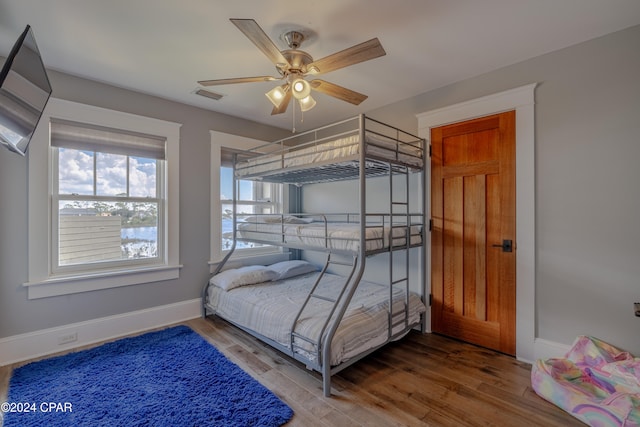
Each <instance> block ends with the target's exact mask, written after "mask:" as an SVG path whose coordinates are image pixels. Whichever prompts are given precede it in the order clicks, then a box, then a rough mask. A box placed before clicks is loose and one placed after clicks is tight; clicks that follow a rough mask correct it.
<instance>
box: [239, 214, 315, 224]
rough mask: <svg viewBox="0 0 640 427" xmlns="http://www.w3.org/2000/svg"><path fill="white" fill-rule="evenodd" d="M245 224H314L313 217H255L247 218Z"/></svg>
mask: <svg viewBox="0 0 640 427" xmlns="http://www.w3.org/2000/svg"><path fill="white" fill-rule="evenodd" d="M243 221H244V222H249V223H253V224H257V223H263V224H274V223H277V224H279V223H281V222H284V223H287V224H309V223H311V222H313V218H311V217H297V216H293V215H255V216H248V217H245V218H244V220H243Z"/></svg>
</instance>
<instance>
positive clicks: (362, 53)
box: [307, 38, 387, 74]
mask: <svg viewBox="0 0 640 427" xmlns="http://www.w3.org/2000/svg"><path fill="white" fill-rule="evenodd" d="M386 54H387V52H385V51H384V48H383V47H382V45H381V44H380V41H379V40H378V39H377V38H375V39H371V40H369V41H366V42H364V43H360V44H357V45H355V46H351V47H350V48H347V49H345V50H341V51H340V52H336V53H334V54H332V55H329V56H325V57H324V58H321V59H318V60H317V61H313V62H312V63H311V64H309V65H308V66H307V70H308V73H309V74H322V73H328V72H329V71H334V70H337V69H340V68H344V67H347V66H349V65H353V64H357V63H359V62H364V61H368V60H370V59H373V58H377V57H379V56H384V55H386Z"/></svg>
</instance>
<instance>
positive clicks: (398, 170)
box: [202, 114, 429, 397]
mask: <svg viewBox="0 0 640 427" xmlns="http://www.w3.org/2000/svg"><path fill="white" fill-rule="evenodd" d="M355 119H357V120H358V132H359V141H358V143H359V150H358V156H357V159H355V162H357V166H358V167H357V172H358V174H357V179H358V180H359V209H360V210H359V212H358V213H357V215H358V219H359V225H360V233H359V246H358V251H357V252H354V251H349V250H347V251H341V250H334V249H330V248H328V247H325V248H324V249H318V248H314V247H304V246H300V247H298V246H297V245H291V244H289V243H287V242H286V240H285V239H284V230H283V240H282V242H274V241H270V240H269V241H264V242H262V243H266V244H270V245H280V246H286V247H294V248H297V249H305V250H311V251H325V252H327V258H326V262H325V264H324V267H323V268H322V270H321V272H320V274H319V275H318V278H317V279H316V282H315V284H314V286H313V287H312V289H311V291H310V292H309V294H308V295H307V298H306V300H305V302H304V304H303V305H302V307H301V308H300V311H299V312H298V314H297V316H296V319H295V321H294V322H293V325H292V326H291V328H290V341H289V345H288V346H284V345H282V344H280V343H278V342H275V341H274V340H272V339H270V338H268V337H265V336H263V335H261V334H259V333H257V332H255V331H252V330H250V329H248V328H245V327H243V326H242V325H239V324H236V323H234V322H232V321H231V322H230V323H232V324H233V325H234V326H236V327H238V328H240V329H242V330H243V331H245V332H247V333H249V334H251V335H253V336H255V337H256V338H258V339H260V340H261V341H263V342H265V343H267V344H269V345H270V346H272V347H274V348H276V349H278V350H279V351H282V352H283V353H285V354H287V355H288V356H290V357H292V358H294V359H296V360H298V361H300V362H302V363H304V364H305V365H306V366H307V368H308V369H312V370H315V371H317V372H320V373H321V374H322V379H323V392H324V395H325V396H326V397H329V396H331V376H332V375H334V374H336V373H338V372H340V371H341V370H343V369H345V368H347V367H348V366H350V365H352V364H353V363H355V362H357V361H358V360H360V359H362V358H363V357H366V356H367V355H369V354H371V353H372V352H374V351H376V350H378V349H379V348H381V347H383V346H384V345H386V344H388V343H389V342H390V341H393V340H395V339H398V338H400V337H402V336H403V335H406V333H408V332H409V330H410V329H413V328H415V327H417V326H419V327H420V329H421V331H422V332H426V313H425V314H422V315H421V320H420V322H419V324H409V319H408V310H409V292H410V290H409V286H410V283H409V267H410V262H409V249H410V248H412V247H416V246H419V247H421V248H422V259H421V265H420V268H419V271H420V272H419V275H420V284H421V287H420V292H421V297H422V301H423V303H425V305H428V303H429V301H428V300H427V297H426V277H425V274H426V265H427V250H426V249H427V233H428V230H427V229H426V227H425V221H424V219H425V218H426V214H427V201H426V200H425V197H424V194H425V193H424V190H425V189H426V184H427V177H426V173H425V170H426V162H427V159H428V156H427V155H426V154H427V152H426V142H425V140H424V139H422V138H419V137H417V136H415V135H412V134H409V133H408V132H405V131H402V130H400V129H398V128H395V127H393V126H390V125H386V124H385V123H382V122H379V121H377V120H374V119H371V118H369V117H366V116H365V115H364V114H361V115H359V116H357V117H355V118H351V119H347V120H344V121H341V122H336V123H334V124H332V125H328V126H325V127H323V128H318V129H324V128H329V127H331V126H335V125H340V124H342V123H346V122H348V121H350V120H355ZM367 121H371V122H373V123H377V124H378V125H382V126H386V127H388V128H390V129H393V130H394V131H395V132H396V133H397V135H398V134H399V133H403V134H404V135H406V136H409V137H411V138H415V140H416V141H417V142H419V144H420V147H419V149H420V151H421V153H422V155H421V158H422V167H421V168H420V169H419V173H421V174H422V180H421V186H423V188H422V191H421V193H422V194H421V195H420V199H421V210H422V212H421V213H420V214H415V213H411V212H410V211H409V208H410V204H409V200H410V194H409V187H410V186H409V173H410V169H411V170H415V169H417V168H416V167H414V166H409V165H407V164H402V162H394V161H393V160H390V159H381V158H373V159H372V158H371V156H367V153H366V144H367V141H366V138H365V137H366V135H365V131H366V122H367ZM318 129H315V130H312V131H308V132H305V133H303V134H299V135H297V136H300V135H305V134H311V133H313V132H317V131H318ZM396 141H397V143H398V145H399V144H400V143H402V141H401V140H400V137H399V136H396ZM285 142H286V140H281V141H277V142H275V143H270V144H266V145H265V146H268V145H272V144H279V145H280V146H281V147H282V149H283V151H284V150H285V149H286V146H285ZM265 146H261V147H258V148H262V147H265ZM397 154H398V153H397V152H396V159H397V158H398V155H397ZM234 156H237V155H234ZM363 165H364V167H363ZM233 169H234V171H233V172H234V174H233V175H234V179H233V199H232V206H233V232H232V233H233V241H232V246H231V248H230V249H229V251H228V252H227V254H226V255H225V257H224V258H223V259H222V261H221V262H220V263H219V264H218V265H217V267H216V269H215V271H214V273H213V275H215V274H217V273H219V272H220V271H222V269H223V267H224V265H225V264H226V262H227V261H228V260H229V259H230V257H231V256H232V254H233V252H234V251H235V248H236V242H237V241H238V240H242V239H239V238H238V235H237V233H238V230H237V200H236V198H237V181H238V180H239V179H250V178H244V177H243V178H238V177H237V176H236V159H234V168H233ZM350 170H353V167H351V168H350ZM383 173H384V174H386V175H388V176H389V213H388V214H367V213H366V212H367V210H366V208H367V204H366V203H367V200H366V199H367V198H366V178H367V177H368V176H381V175H382V174H383ZM399 174H400V175H403V176H405V178H406V182H405V185H404V188H405V200H404V201H402V202H396V201H394V192H393V177H394V175H399ZM354 178H356V177H354V176H353V174H351V176H350V177H348V178H346V179H354ZM279 179H280V177H276V178H275V181H270V182H280V181H279ZM336 180H338V179H337V178H336V179H332V177H326V176H325V177H324V179H321V180H320V182H327V181H336ZM265 181H268V180H265ZM302 181H304V182H305V183H310V182H311V181H308V180H307V179H302ZM395 206H401V207H404V213H396V212H395V211H394V207H395ZM288 215H309V214H288ZM349 215H356V214H349ZM367 215H378V216H379V215H387V216H388V217H389V224H390V226H389V240H388V241H389V245H388V246H387V247H385V248H384V249H381V250H376V251H367V245H366V243H367V241H366V229H367ZM416 216H420V217H421V219H422V224H421V225H422V228H421V243H420V244H419V245H415V244H412V243H411V232H410V228H411V226H412V220H411V218H413V217H416ZM394 217H404V225H394ZM324 221H325V230H326V227H327V219H326V217H324ZM395 227H406V228H407V229H406V234H405V244H403V245H401V246H400V245H394V244H393V241H394V236H393V229H394V228H395ZM246 240H249V241H259V240H256V239H252V238H249V239H246ZM399 250H404V251H406V254H405V266H404V268H405V270H404V271H405V275H404V277H402V278H400V279H395V278H394V268H393V265H394V259H393V255H394V253H395V252H397V251H399ZM381 252H388V254H389V264H388V265H389V305H388V333H387V339H386V340H385V342H384V343H382V344H380V345H377V346H375V347H373V348H370V349H368V350H366V351H364V352H362V353H360V354H358V355H357V356H354V357H352V358H350V359H349V360H346V361H343V362H342V363H340V364H339V365H336V366H331V363H330V362H331V342H332V340H333V337H334V335H335V333H336V331H337V329H338V327H339V325H340V322H341V320H342V318H343V316H344V314H345V312H346V310H347V308H348V305H349V302H350V301H351V299H352V297H353V296H354V294H355V292H356V289H357V288H358V284H359V283H360V281H361V279H362V277H363V274H364V270H365V265H366V261H365V260H366V258H367V256H369V255H373V254H377V253H381ZM333 254H338V255H341V256H344V255H345V254H350V255H351V256H352V261H351V262H343V261H340V260H338V261H336V260H332V255H333ZM332 264H339V265H343V266H345V265H346V266H349V267H351V268H350V271H349V273H348V275H347V277H346V280H345V284H344V286H343V288H342V291H341V292H340V294H339V297H338V298H336V299H335V300H328V299H327V298H325V297H323V296H320V295H318V294H316V293H315V290H316V287H317V286H318V284H319V283H320V280H321V278H322V277H323V275H324V274H325V272H326V271H327V269H328V268H329V266H330V265H332ZM402 283H404V287H405V288H404V295H405V301H404V302H405V304H404V307H405V308H404V317H403V319H402V320H401V321H400V322H398V321H396V322H395V323H394V322H393V319H394V316H395V315H397V314H398V313H393V304H392V298H393V288H394V286H397V285H399V284H402ZM208 287H209V282H208V281H207V283H206V284H205V286H204V287H203V289H202V316H203V317H206V316H207V314H208V311H211V312H213V314H215V310H214V309H213V307H211V306H209V305H208V304H207V298H208V295H207V289H208ZM314 298H318V299H323V300H325V301H328V302H330V303H332V304H333V307H332V308H331V310H330V312H329V314H328V316H327V318H326V321H325V323H324V326H323V328H322V332H321V333H320V334H319V337H318V339H317V340H313V339H312V338H310V337H305V336H303V335H301V334H299V333H297V332H296V331H295V325H296V322H297V320H298V319H299V317H300V316H301V315H302V313H303V312H304V310H305V308H306V307H307V306H308V304H309V303H310V301H311V300H312V299H314ZM332 319H333V321H332ZM226 320H227V319H226ZM398 326H402V328H401V330H400V331H399V332H396V333H393V330H394V328H396V327H398ZM296 339H298V340H302V341H306V342H308V343H310V344H312V345H313V346H314V348H315V349H316V355H317V357H316V359H315V361H312V360H310V359H308V358H307V357H305V356H303V355H301V354H300V353H298V352H296V351H295V349H296V348H297V347H300V346H299V345H297V344H296V341H295V340H296Z"/></svg>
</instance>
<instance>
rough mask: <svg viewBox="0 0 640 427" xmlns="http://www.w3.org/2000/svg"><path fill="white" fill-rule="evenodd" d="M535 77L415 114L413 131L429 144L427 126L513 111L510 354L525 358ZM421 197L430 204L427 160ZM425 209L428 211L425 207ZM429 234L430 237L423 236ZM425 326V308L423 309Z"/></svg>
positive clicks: (528, 352)
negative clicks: (512, 320)
mask: <svg viewBox="0 0 640 427" xmlns="http://www.w3.org/2000/svg"><path fill="white" fill-rule="evenodd" d="M536 86H537V83H532V84H529V85H526V86H521V87H518V88H515V89H510V90H507V91H504V92H499V93H496V94H493V95H488V96H484V97H482V98H477V99H473V100H470V101H466V102H462V103H459V104H455V105H450V106H447V107H443V108H438V109H436V110H431V111H426V112H424V113H421V114H418V115H417V118H418V134H419V135H420V137H422V138H425V139H426V140H427V144H430V138H431V129H432V128H435V127H438V126H443V125H447V124H451V123H456V122H461V121H466V120H471V119H475V118H478V117H483V116H488V115H492V114H497V113H502V112H505V111H511V110H515V111H516V243H515V245H516V358H517V359H518V360H522V361H526V362H529V363H531V362H532V361H533V360H535V357H534V341H535V313H536V311H535V283H536V282H535V108H534V106H535V97H534V91H535V88H536ZM426 173H427V177H428V180H427V185H426V188H425V197H427V198H428V200H429V210H430V209H431V208H430V206H431V202H430V200H431V184H430V177H431V164H430V163H428V164H427V172H426ZM429 215H430V212H429ZM429 238H430V237H429ZM427 251H428V253H427V257H426V259H427V260H429V262H428V263H427V266H426V267H427V268H426V276H427V277H426V279H427V292H428V293H431V261H430V260H431V242H430V241H429V242H428V244H427ZM427 316H428V318H427V325H428V330H431V318H430V317H431V316H430V311H429V312H428V313H427Z"/></svg>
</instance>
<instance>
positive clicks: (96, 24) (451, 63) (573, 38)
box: [0, 0, 640, 130]
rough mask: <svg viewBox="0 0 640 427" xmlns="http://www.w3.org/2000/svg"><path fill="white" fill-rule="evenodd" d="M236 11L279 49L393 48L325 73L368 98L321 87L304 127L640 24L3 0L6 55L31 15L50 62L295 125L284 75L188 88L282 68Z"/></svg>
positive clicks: (510, 5)
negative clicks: (204, 93)
mask: <svg viewBox="0 0 640 427" xmlns="http://www.w3.org/2000/svg"><path fill="white" fill-rule="evenodd" d="M229 18H253V19H255V20H256V21H257V23H258V24H259V25H260V26H261V27H262V28H263V29H264V31H265V32H266V33H267V35H269V37H271V39H272V40H273V41H274V42H275V43H276V45H277V46H278V47H279V48H280V49H285V48H286V45H285V43H284V42H283V41H282V40H281V35H282V33H284V32H285V31H287V30H291V29H303V30H305V31H307V32H310V33H311V34H313V35H315V36H314V37H312V39H311V40H309V41H308V42H307V43H304V44H303V45H302V47H301V49H302V50H305V51H306V52H308V53H309V54H310V55H311V56H313V58H314V59H319V58H322V57H324V56H327V55H329V54H332V53H334V52H337V51H340V50H343V49H345V48H348V47H351V46H353V45H355V44H358V43H361V42H364V41H366V40H369V39H371V38H373V37H378V38H379V40H380V42H381V43H382V46H383V47H384V49H385V50H386V52H387V54H386V56H383V57H380V58H376V59H373V60H371V61H368V62H364V63H360V64H356V65H353V66H351V67H347V68H344V69H341V70H337V71H333V72H331V73H327V74H324V75H323V76H322V78H323V79H324V80H327V81H330V82H332V83H336V84H338V85H341V86H345V87H347V88H349V89H352V90H355V91H357V92H361V93H364V94H366V95H368V96H369V98H368V99H367V100H366V101H364V102H363V103H362V104H360V106H353V105H351V104H348V103H346V102H343V101H340V100H336V99H333V98H331V97H329V96H327V95H324V94H319V93H318V94H314V98H316V100H317V106H316V107H315V108H314V109H313V110H311V111H309V112H307V113H305V114H304V123H303V124H300V123H298V124H297V125H296V127H297V128H298V129H299V130H303V129H307V128H310V127H314V126H318V125H322V124H325V123H329V122H331V121H334V120H338V119H342V118H345V117H349V116H353V115H356V114H358V113H360V112H366V111H369V110H372V109H375V108H378V107H381V106H384V105H387V104H390V103H393V102H396V101H400V100H403V99H407V98H410V97H412V96H415V95H417V94H420V93H424V92H427V91H429V90H432V89H435V88H438V87H442V86H444V85H447V84H450V83H453V82H456V81H459V80H462V79H465V78H468V77H472V76H475V75H479V74H482V73H485V72H488V71H491V70H494V69H497V68H500V67H503V66H506V65H509V64H513V63H516V62H520V61H523V60H525V59H528V58H531V57H534V56H538V55H541V54H544V53H547V52H551V51H554V50H557V49H561V48H563V47H567V46H570V45H573V44H576V43H580V42H582V41H585V40H589V39H592V38H595V37H598V36H602V35H604V34H608V33H611V32H614V31H618V30H621V29H624V28H627V27H630V26H633V25H637V24H640V1H638V0H482V1H480V0H296V1H293V0H269V1H267V0H233V1H231V0H0V55H3V56H6V55H7V54H8V52H9V50H10V49H11V46H12V45H13V43H14V41H15V39H16V38H17V37H18V35H19V34H20V32H21V31H22V30H23V29H24V27H25V25H27V24H29V25H31V26H32V28H33V30H34V33H35V36H36V40H37V42H38V46H39V48H40V52H41V54H42V56H43V58H44V62H45V65H46V66H47V67H48V68H51V69H54V70H59V71H63V72H66V73H69V74H73V75H77V76H81V77H86V78H89V79H93V80H97V81H101V82H106V83H109V84H112V85H115V86H119V87H123V88H127V89H133V90H136V91H139V92H143V93H148V94H153V95H157V96H160V97H163V98H167V99H171V100H175V101H180V102H183V103H186V104H191V105H195V106H199V107H202V108H206V109H210V110H213V111H219V112H223V113H227V114H231V115H234V116H239V117H243V118H247V119H251V120H255V121H258V122H262V123H266V124H269V125H273V126H278V127H282V128H291V126H292V118H293V117H292V108H291V106H290V107H289V109H288V110H287V112H286V113H285V114H282V115H279V116H271V115H270V113H271V107H272V106H271V104H270V102H269V100H268V99H267V98H266V97H265V96H264V93H265V92H267V91H268V90H269V89H271V88H272V87H274V86H275V85H277V84H279V83H278V82H260V83H244V84H235V85H226V86H216V87H213V88H212V89H213V90H214V91H216V92H219V93H222V94H223V95H224V98H222V99H221V100H219V101H215V100H211V99H207V98H202V97H200V96H197V95H195V94H194V93H193V92H194V91H195V90H196V89H197V88H198V85H197V83H196V82H197V81H198V80H206V79H222V78H230V77H248V76H260V75H273V76H276V75H277V73H276V71H275V67H274V66H273V65H272V63H271V62H270V61H269V60H268V59H267V58H266V57H265V56H264V55H263V54H262V53H261V52H260V51H259V50H258V49H257V48H256V47H255V46H254V45H253V44H252V43H251V42H250V41H249V40H248V39H247V38H246V37H245V36H244V35H243V34H242V33H241V32H240V31H239V30H238V29H237V28H236V27H235V26H234V25H233V24H232V23H231V22H230V21H229ZM594 60H597V59H596V58H594ZM54 93H55V88H54ZM296 116H297V118H298V119H299V118H300V112H299V110H298V112H297V113H296Z"/></svg>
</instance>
